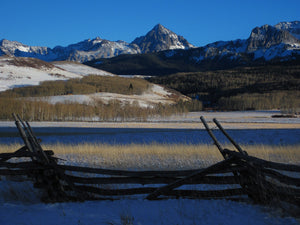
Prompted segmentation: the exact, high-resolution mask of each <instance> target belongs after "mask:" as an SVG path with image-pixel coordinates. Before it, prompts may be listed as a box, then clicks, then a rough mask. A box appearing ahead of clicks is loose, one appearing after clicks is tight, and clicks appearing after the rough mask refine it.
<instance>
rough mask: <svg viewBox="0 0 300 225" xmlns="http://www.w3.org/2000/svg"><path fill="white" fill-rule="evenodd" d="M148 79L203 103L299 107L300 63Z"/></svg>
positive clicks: (232, 107) (227, 107) (224, 106)
mask: <svg viewBox="0 0 300 225" xmlns="http://www.w3.org/2000/svg"><path fill="white" fill-rule="evenodd" d="M149 81H151V82H154V83H158V84H163V85H165V86H167V87H169V88H172V89H175V90H177V91H179V92H181V93H183V94H185V95H188V96H190V97H192V98H196V99H198V100H200V101H202V102H203V104H204V106H205V107H214V108H218V109H223V110H245V109H256V110H259V109H274V108H285V107H292V108H299V107H300V105H299V93H300V88H299V87H300V65H289V66H284V65H280V66H279V65H276V66H274V65H273V66H264V67H247V68H236V69H231V70H219V71H208V72H194V73H178V74H173V75H169V76H164V77H152V78H150V79H149Z"/></svg>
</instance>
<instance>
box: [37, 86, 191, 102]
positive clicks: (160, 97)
mask: <svg viewBox="0 0 300 225" xmlns="http://www.w3.org/2000/svg"><path fill="white" fill-rule="evenodd" d="M172 95H173V94H172V93H171V92H169V91H167V90H166V89H165V88H163V87H162V86H160V85H156V84H153V85H151V87H150V88H149V89H148V90H146V91H145V92H144V93H142V94H141V95H124V94H116V93H108V92H100V93H94V94H87V95H60V96H48V97H42V98H41V97H39V98H38V99H39V100H43V101H47V102H49V103H51V104H56V103H70V102H72V103H80V104H83V103H84V104H94V103H95V102H97V101H98V100H101V101H102V102H103V103H105V104H107V103H108V102H109V101H112V100H118V101H120V102H122V103H123V104H125V103H127V104H133V103H134V102H136V103H137V104H138V105H139V106H140V107H152V106H154V105H157V104H158V103H161V104H174V103H175V100H178V99H174V98H173V97H172ZM179 97H180V98H181V99H183V100H187V99H188V97H186V96H184V95H180V96H179ZM32 99H37V98H32Z"/></svg>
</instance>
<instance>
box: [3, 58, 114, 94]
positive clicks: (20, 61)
mask: <svg viewBox="0 0 300 225" xmlns="http://www.w3.org/2000/svg"><path fill="white" fill-rule="evenodd" d="M89 74H95V75H102V76H103V75H108V76H113V74H111V73H108V72H105V71H103V70H98V69H95V68H92V67H89V66H85V65H82V64H79V63H73V62H64V63H60V62H56V63H54V64H51V63H47V62H44V61H42V60H39V59H34V58H25V57H7V56H3V57H0V91H5V90H7V89H11V88H15V87H22V86H28V85H38V84H39V83H40V82H42V81H49V80H67V79H70V78H81V77H83V76H86V75H89Z"/></svg>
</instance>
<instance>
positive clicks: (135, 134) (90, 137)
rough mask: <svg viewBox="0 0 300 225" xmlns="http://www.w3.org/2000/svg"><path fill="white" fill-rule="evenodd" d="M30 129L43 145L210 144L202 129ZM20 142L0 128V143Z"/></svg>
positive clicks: (290, 141)
mask: <svg viewBox="0 0 300 225" xmlns="http://www.w3.org/2000/svg"><path fill="white" fill-rule="evenodd" d="M33 130H34V132H35V134H36V135H37V136H38V138H41V139H42V141H43V142H42V143H43V144H53V143H65V144H79V143H105V144H130V143H138V144H151V143H163V144H179V143H180V144H185V143H188V144H212V143H213V142H212V140H211V138H210V137H209V135H208V134H207V132H206V131H205V130H203V129H165V128H76V127H75V128H74V127H34V128H33ZM227 132H228V133H229V134H230V136H231V137H232V138H233V139H234V140H236V141H237V142H238V143H239V144H266V145H297V144H300V129H227ZM214 134H215V135H216V137H217V138H218V140H219V141H220V142H221V143H225V142H226V139H225V137H224V136H223V135H222V134H221V132H220V131H219V130H214ZM21 142H22V139H21V137H20V136H19V134H18V130H17V128H15V127H0V144H9V143H21Z"/></svg>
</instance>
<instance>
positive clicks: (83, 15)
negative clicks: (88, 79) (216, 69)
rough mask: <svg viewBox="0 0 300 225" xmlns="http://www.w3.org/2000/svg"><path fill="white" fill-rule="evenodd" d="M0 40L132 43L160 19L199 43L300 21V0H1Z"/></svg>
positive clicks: (51, 44)
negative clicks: (95, 39) (120, 41)
mask: <svg viewBox="0 0 300 225" xmlns="http://www.w3.org/2000/svg"><path fill="white" fill-rule="evenodd" d="M0 7H1V13H0V21H1V26H0V40H1V39H8V40H11V41H19V42H21V43H23V44H26V45H30V46H47V47H51V48H53V47H55V46H57V45H60V46H67V45H69V44H74V43H77V42H80V41H83V40H86V39H93V38H96V37H100V38H102V39H107V40H110V41H117V40H123V41H126V42H129V43H130V42H132V41H133V40H134V39H135V38H136V37H139V36H143V35H146V33H147V32H149V31H150V30H151V29H152V28H153V27H154V26H155V25H156V24H158V23H160V24H162V25H163V26H165V27H166V28H168V29H170V30H172V31H173V32H175V33H176V34H178V35H181V36H183V37H184V38H186V39H187V40H188V41H189V42H190V43H191V44H193V45H195V46H197V47H200V46H204V45H206V44H209V43H212V42H215V41H228V40H236V39H246V38H248V37H249V35H250V33H251V30H252V29H253V28H255V27H257V26H262V25H265V24H269V25H275V24H277V23H279V22H282V21H295V20H300V1H299V0H284V1H282V0H249V1H248V0H205V1H202V0H151V1H144V0H81V1H79V0H72V1H69V0H51V1H45V0H1V1H0Z"/></svg>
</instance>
